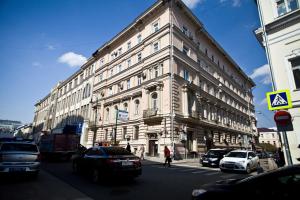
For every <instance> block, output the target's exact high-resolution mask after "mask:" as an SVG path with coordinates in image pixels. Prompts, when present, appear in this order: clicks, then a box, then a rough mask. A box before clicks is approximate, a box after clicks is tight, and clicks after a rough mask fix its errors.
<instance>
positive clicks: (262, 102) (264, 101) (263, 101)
mask: <svg viewBox="0 0 300 200" xmlns="http://www.w3.org/2000/svg"><path fill="white" fill-rule="evenodd" d="M267 103H268V102H267V98H264V99H263V100H261V101H260V102H259V105H265V104H267Z"/></svg>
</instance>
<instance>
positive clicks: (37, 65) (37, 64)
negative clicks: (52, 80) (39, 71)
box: [32, 61, 42, 67]
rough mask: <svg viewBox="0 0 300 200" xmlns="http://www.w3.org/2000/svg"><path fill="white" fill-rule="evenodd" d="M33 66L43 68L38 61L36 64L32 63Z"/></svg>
mask: <svg viewBox="0 0 300 200" xmlns="http://www.w3.org/2000/svg"><path fill="white" fill-rule="evenodd" d="M32 66H34V67H41V66H42V65H41V63H39V62H37V61H34V62H33V63H32Z"/></svg>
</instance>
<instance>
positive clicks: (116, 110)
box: [112, 106, 119, 119]
mask: <svg viewBox="0 0 300 200" xmlns="http://www.w3.org/2000/svg"><path fill="white" fill-rule="evenodd" d="M118 110H119V108H118V106H115V112H114V113H112V114H113V115H114V116H113V119H116V117H117V114H118Z"/></svg>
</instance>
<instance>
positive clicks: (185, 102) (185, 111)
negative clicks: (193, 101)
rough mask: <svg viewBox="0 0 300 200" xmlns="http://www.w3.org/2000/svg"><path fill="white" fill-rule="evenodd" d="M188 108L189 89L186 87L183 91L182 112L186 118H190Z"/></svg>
mask: <svg viewBox="0 0 300 200" xmlns="http://www.w3.org/2000/svg"><path fill="white" fill-rule="evenodd" d="M188 106H189V104H188V88H187V87H186V86H184V87H183V89H182V112H183V115H184V116H185V117H188V116H189V110H188Z"/></svg>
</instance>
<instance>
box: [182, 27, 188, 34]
mask: <svg viewBox="0 0 300 200" xmlns="http://www.w3.org/2000/svg"><path fill="white" fill-rule="evenodd" d="M182 32H183V33H184V34H185V35H188V34H189V30H188V28H187V27H185V26H182Z"/></svg>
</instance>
